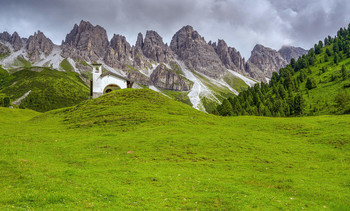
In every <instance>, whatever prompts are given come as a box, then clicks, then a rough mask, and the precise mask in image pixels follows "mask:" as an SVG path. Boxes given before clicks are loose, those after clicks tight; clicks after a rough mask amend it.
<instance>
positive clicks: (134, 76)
mask: <svg viewBox="0 0 350 211" xmlns="http://www.w3.org/2000/svg"><path fill="white" fill-rule="evenodd" d="M127 77H128V78H129V79H131V80H133V81H135V82H136V83H139V84H142V85H146V86H148V85H151V84H152V82H151V81H150V79H149V78H148V77H147V76H145V75H143V74H142V73H140V72H139V71H136V70H129V71H128V75H127Z"/></svg>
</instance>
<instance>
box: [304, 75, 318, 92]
mask: <svg viewBox="0 0 350 211" xmlns="http://www.w3.org/2000/svg"><path fill="white" fill-rule="evenodd" d="M305 87H306V88H307V89H308V90H310V89H313V88H316V87H317V84H316V80H315V79H314V78H307V80H306V84H305Z"/></svg>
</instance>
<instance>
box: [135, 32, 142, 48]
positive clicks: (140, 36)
mask: <svg viewBox="0 0 350 211" xmlns="http://www.w3.org/2000/svg"><path fill="white" fill-rule="evenodd" d="M135 47H140V48H141V49H142V48H143V35H142V33H139V34H138V35H137V41H136V44H135Z"/></svg>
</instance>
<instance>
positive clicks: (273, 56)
mask: <svg viewBox="0 0 350 211" xmlns="http://www.w3.org/2000/svg"><path fill="white" fill-rule="evenodd" d="M248 62H250V63H252V64H254V65H255V66H256V67H257V68H259V69H260V70H261V71H262V72H263V74H264V77H268V78H271V77H272V72H278V70H279V69H280V68H283V67H285V66H286V65H287V64H288V62H287V61H286V60H285V59H284V58H283V57H282V56H281V55H280V54H279V53H278V52H277V51H276V50H273V49H271V48H267V47H265V46H263V45H260V44H258V45H256V46H255V47H254V49H253V51H252V53H251V56H250V58H249V60H248ZM260 78H261V77H260Z"/></svg>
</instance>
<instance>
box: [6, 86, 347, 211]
mask: <svg viewBox="0 0 350 211" xmlns="http://www.w3.org/2000/svg"><path fill="white" fill-rule="evenodd" d="M0 114H1V115H0V131H2V132H1V133H0V144H1V146H2V147H1V148H0V172H1V179H0V191H1V193H2V194H0V208H1V209H9V208H15V209H54V210H59V209H86V208H88V209H157V210H159V209H169V208H170V209H190V210H194V209H199V210H218V209H220V210H242V209H248V210H249V209H258V210H276V209H287V210H297V209H303V208H305V209H306V208H309V209H312V210H319V209H323V208H331V209H336V210H341V209H343V210H346V209H349V208H350V204H349V200H348V199H349V197H350V180H349V178H350V177H349V175H350V170H349V169H350V159H349V157H350V150H349V140H350V132H349V131H350V124H349V121H350V116H348V115H344V116H318V117H303V118H265V117H246V116H241V117H230V118H224V117H218V116H213V115H209V114H204V113H201V112H198V111H196V110H194V109H192V108H191V107H190V106H187V105H185V104H183V103H180V102H176V101H173V100H171V99H169V98H167V97H165V96H163V95H161V94H159V93H156V92H153V91H151V90H146V89H145V90H131V89H125V90H118V91H114V92H111V93H109V94H107V95H104V96H102V97H100V98H97V99H95V100H91V101H88V102H85V103H81V104H79V105H78V106H74V107H71V108H64V109H60V110H55V111H50V112H47V113H45V114H41V115H37V114H36V113H35V112H30V111H27V110H13V109H12V110H11V109H6V108H0ZM36 115H37V116H36ZM33 116H35V117H34V118H32V117H33ZM31 118H32V119H31ZM29 119H30V120H29ZM26 120H29V121H26Z"/></svg>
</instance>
